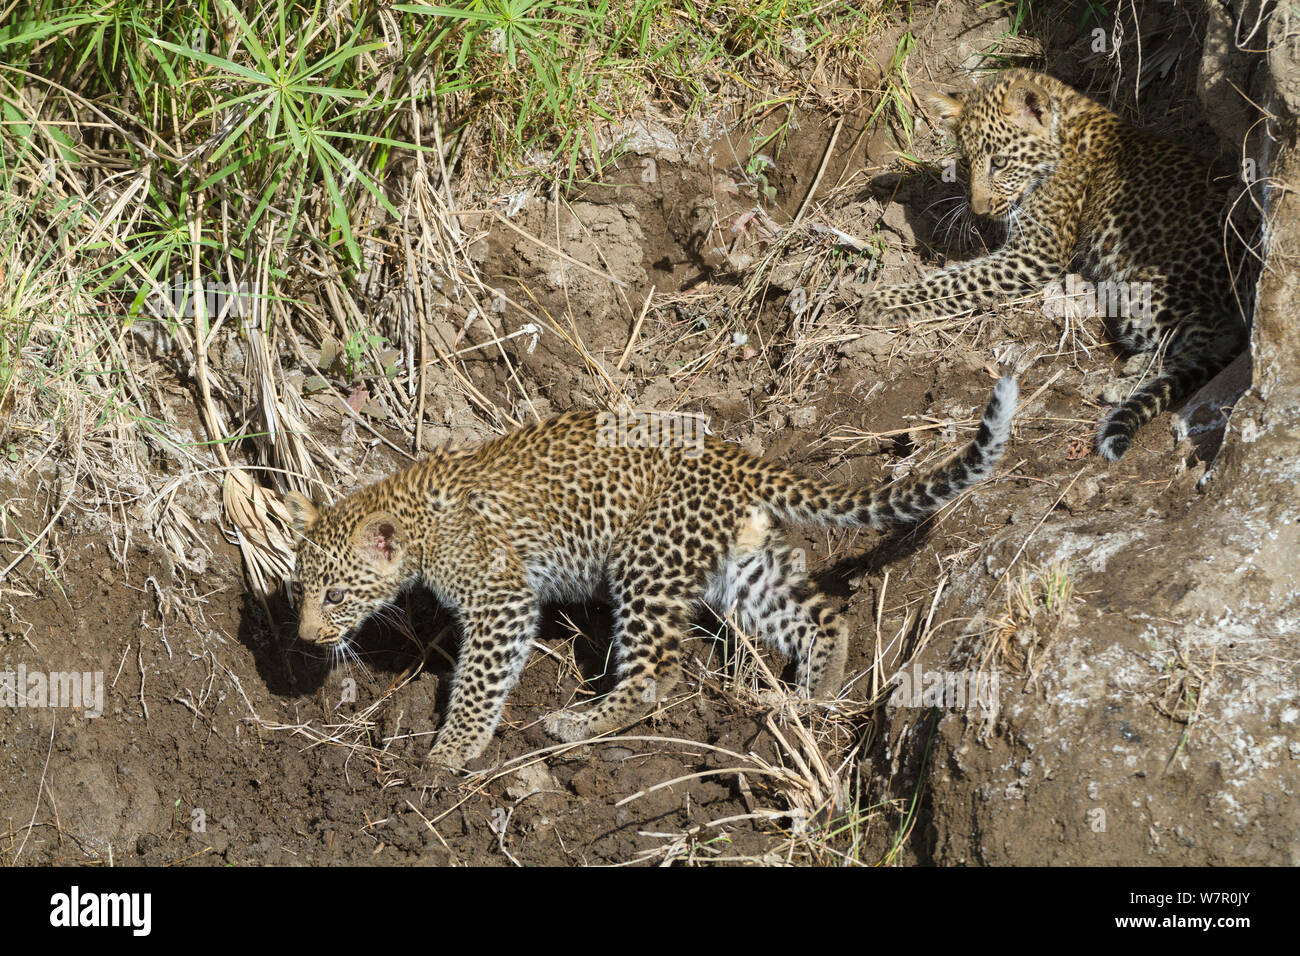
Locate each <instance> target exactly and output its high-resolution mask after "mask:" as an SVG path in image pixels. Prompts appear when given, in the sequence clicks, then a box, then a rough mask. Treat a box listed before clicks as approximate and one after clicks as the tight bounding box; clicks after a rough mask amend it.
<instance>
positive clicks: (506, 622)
mask: <svg viewBox="0 0 1300 956" xmlns="http://www.w3.org/2000/svg"><path fill="white" fill-rule="evenodd" d="M459 617H460V624H461V630H462V632H463V638H462V640H461V648H460V655H459V657H458V658H457V660H456V670H455V675H454V676H453V677H452V685H451V697H450V700H449V702H448V704H447V714H446V716H445V717H444V718H443V721H442V726H441V727H440V728H439V730H438V738H437V740H436V742H435V743H434V745H433V749H432V750H430V751H429V757H428V759H429V761H430V762H431V763H435V764H440V765H442V766H446V767H461V766H463V765H464V764H465V762H466V761H468V760H472V759H474V758H475V757H477V756H478V755H479V754H481V753H482V752H483V749H484V748H485V747H486V746H487V745H488V742H489V741H490V740H491V739H492V734H493V733H494V732H495V731H496V729H497V724H498V723H499V722H500V720H501V709H502V708H503V707H504V706H505V702H506V696H507V695H508V694H509V693H510V691H511V689H512V688H513V687H514V686H515V684H516V683H517V682H518V680H519V675H520V674H521V673H522V672H523V669H524V664H525V663H527V661H528V652H529V650H530V649H531V648H532V645H533V639H534V638H535V637H536V636H537V629H538V624H539V619H540V612H539V609H538V606H537V600H536V598H535V596H534V595H533V594H532V593H531V592H528V591H521V590H518V589H515V588H510V587H506V586H497V587H485V588H484V589H483V590H482V591H480V592H479V593H477V594H475V595H474V596H473V597H472V598H467V599H466V600H464V601H463V602H462V603H461V605H460V608H459Z"/></svg>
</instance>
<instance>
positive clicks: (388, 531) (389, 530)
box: [352, 511, 406, 566]
mask: <svg viewBox="0 0 1300 956" xmlns="http://www.w3.org/2000/svg"><path fill="white" fill-rule="evenodd" d="M352 544H353V545H354V546H355V547H356V549H357V551H359V552H360V553H361V556H362V557H363V558H365V559H366V560H367V561H369V562H370V563H371V564H377V565H380V566H392V565H396V564H398V563H399V562H400V561H401V560H402V558H403V556H404V555H405V554H406V536H405V535H404V534H403V533H402V526H401V524H400V523H399V522H398V520H397V518H396V517H394V516H393V515H391V514H389V513H388V512H387V511H375V512H372V513H371V514H368V515H366V517H365V518H363V519H362V520H361V523H360V524H359V525H357V530H356V531H355V532H353V535H352Z"/></svg>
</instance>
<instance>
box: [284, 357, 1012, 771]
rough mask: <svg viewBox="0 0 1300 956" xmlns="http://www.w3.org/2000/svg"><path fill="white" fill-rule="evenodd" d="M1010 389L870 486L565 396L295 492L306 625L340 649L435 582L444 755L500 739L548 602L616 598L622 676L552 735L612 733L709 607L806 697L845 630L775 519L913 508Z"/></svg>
mask: <svg viewBox="0 0 1300 956" xmlns="http://www.w3.org/2000/svg"><path fill="white" fill-rule="evenodd" d="M1015 404H1016V383H1015V381H1014V380H1013V379H1010V378H1004V379H1002V380H1001V381H999V382H998V384H997V386H996V387H995V389H994V391H993V397H992V400H991V401H990V403H989V405H988V407H987V408H986V409H985V412H984V416H983V419H982V421H981V423H980V427H979V432H978V434H977V435H976V437H975V440H974V441H973V442H972V443H971V444H970V445H969V446H967V447H966V448H965V449H964V451H963V452H962V453H961V454H960V455H958V456H957V457H956V458H954V459H953V460H952V461H951V462H950V463H948V464H946V465H944V466H942V467H940V468H937V469H935V470H933V471H931V472H929V473H927V474H923V475H917V476H912V477H909V478H907V479H905V480H902V481H899V482H896V483H895V484H893V485H890V486H887V487H885V488H881V489H877V490H872V489H866V488H854V487H849V486H845V485H841V484H834V483H831V482H826V481H819V480H816V479H813V478H807V477H803V476H801V475H798V474H795V473H794V472H791V471H788V470H787V469H785V468H782V467H780V466H779V465H776V464H773V463H771V462H768V461H764V460H762V459H760V458H756V457H754V456H752V455H750V454H747V453H746V452H745V451H743V450H742V449H740V448H739V447H738V446H736V445H733V444H729V443H727V442H724V441H722V440H720V439H717V438H714V437H712V436H709V435H705V434H697V435H694V436H693V437H692V440H691V441H675V440H672V439H674V437H680V436H678V435H677V433H676V432H674V430H673V429H672V428H671V427H669V426H671V425H673V424H674V420H673V419H663V418H653V419H651V420H650V421H649V422H648V424H650V425H656V423H657V424H658V426H659V427H651V428H648V429H646V428H642V427H641V426H640V425H638V426H636V427H635V428H634V429H632V430H627V431H625V430H621V429H620V428H618V427H611V425H612V424H615V423H611V421H610V419H611V417H612V415H611V413H596V412H569V413H567V414H564V415H561V416H559V417H558V418H553V419H551V420H549V421H545V422H541V423H538V424H533V425H529V426H527V427H525V428H522V429H519V430H518V431H515V432H512V433H509V434H506V435H503V436H501V437H499V438H496V439H493V440H491V441H487V442H485V443H483V444H481V445H478V446H477V447H474V448H470V449H464V450H443V451H438V452H435V453H434V454H431V455H430V456H428V457H427V458H425V459H423V460H422V461H420V462H418V463H416V464H414V465H412V466H410V467H408V468H406V469H404V470H403V471H400V472H397V473H396V474H394V475H391V476H390V477H388V478H385V479H383V480H381V481H379V482H376V483H375V484H373V485H370V486H369V487H367V488H363V489H361V490H359V491H357V492H355V493H353V494H351V495H349V496H348V497H346V498H344V499H343V500H342V501H340V502H338V503H337V504H335V505H333V506H332V507H320V506H318V505H316V504H315V503H313V502H312V501H310V500H308V499H307V498H306V497H304V496H303V495H301V494H298V493H297V492H289V494H288V495H286V497H285V502H286V504H287V506H288V508H289V511H290V514H291V516H292V519H293V523H294V527H295V529H296V531H297V532H298V535H299V541H298V545H297V563H296V568H295V572H294V580H293V593H294V597H295V600H296V603H297V606H298V609H299V628H298V635H299V637H300V638H301V639H302V640H304V641H307V642H310V643H314V644H317V645H322V646H333V647H340V646H346V644H345V642H346V641H347V640H348V638H349V636H350V635H352V634H353V632H355V631H356V629H357V628H358V626H359V625H360V624H361V623H362V622H363V621H364V620H365V619H366V618H368V617H370V616H371V615H372V614H375V613H376V612H377V611H379V610H380V609H382V608H383V607H385V606H386V605H388V604H389V603H391V602H392V601H394V600H395V599H396V598H397V597H398V595H399V593H400V592H401V591H402V590H403V589H404V588H406V587H407V586H409V585H413V584H417V583H419V584H423V585H425V586H427V587H428V588H430V589H431V590H432V591H433V593H434V595H435V596H436V597H437V598H438V599H439V600H440V601H441V602H442V603H443V604H444V605H445V606H447V607H448V608H450V609H451V610H452V611H453V613H454V615H455V617H456V619H457V622H458V623H459V626H460V630H461V632H462V642H461V648H460V654H459V658H458V660H457V663H456V667H455V673H454V676H453V678H452V686H451V694H450V699H449V703H448V707H447V712H446V714H445V717H444V720H443V722H442V726H441V727H440V729H439V732H438V736H437V740H436V742H435V744H434V747H433V749H432V751H431V752H430V754H429V759H430V760H431V761H433V762H436V763H439V764H443V765H448V766H453V767H456V766H460V765H462V764H464V762H465V761H467V760H470V759H472V758H474V757H476V756H478V755H479V754H480V753H482V751H483V749H484V747H486V746H487V744H488V742H489V741H490V740H491V738H492V734H493V732H494V731H495V730H496V726H497V723H498V721H499V720H500V718H501V711H502V707H503V706H504V704H505V700H506V695H507V694H508V693H509V692H510V689H511V688H512V687H513V686H514V684H515V682H516V681H517V680H518V679H519V675H520V673H521V672H522V671H523V668H524V663H525V662H526V661H527V659H528V654H529V650H530V648H531V647H532V643H533V639H534V637H535V636H536V634H537V631H538V622H539V616H540V613H541V610H540V609H541V605H543V604H544V603H546V602H555V601H558V602H565V601H581V600H583V599H586V598H588V597H591V596H592V595H594V594H596V593H607V594H608V596H609V598H610V601H611V604H612V609H613V620H614V625H613V644H614V656H615V662H616V664H615V683H614V687H613V689H612V690H611V691H610V692H609V693H608V694H607V695H606V696H604V697H603V698H601V699H599V700H598V701H597V702H596V703H595V704H594V705H593V706H591V707H588V708H586V709H585V710H561V711H558V712H556V713H553V714H551V715H550V717H549V718H547V720H546V722H545V727H546V729H547V730H548V731H549V732H550V733H551V734H552V735H553V736H555V737H557V738H559V739H560V740H564V741H577V740H583V739H586V738H588V737H593V736H597V735H599V734H603V733H605V732H607V731H609V730H612V729H614V728H615V727H617V726H619V725H620V724H622V723H625V722H627V721H628V720H629V719H631V718H634V717H636V716H637V715H638V714H640V713H642V712H644V711H645V710H646V709H647V708H648V707H649V706H650V705H652V704H654V703H655V701H657V700H660V699H662V698H663V697H664V696H665V695H666V694H668V693H669V692H670V691H671V690H672V689H673V686H674V685H675V684H676V683H677V680H678V676H679V670H680V666H679V663H678V659H679V656H680V654H681V644H682V640H683V638H684V636H685V634H686V631H687V627H688V626H689V623H690V620H691V617H692V615H693V614H694V613H695V612H696V611H697V610H699V609H701V608H702V607H709V608H711V609H713V610H714V611H715V612H717V613H719V614H721V615H726V614H728V613H730V612H732V611H734V612H736V615H737V618H738V620H739V622H740V625H741V626H742V627H744V628H745V629H746V630H747V631H749V632H751V633H753V634H755V635H756V636H758V637H760V638H762V639H764V640H765V641H766V642H767V643H769V644H771V645H773V646H774V647H776V648H777V649H779V650H780V651H781V652H782V653H784V654H786V655H788V656H791V657H793V659H794V662H795V669H794V670H795V683H796V685H797V686H796V689H797V691H798V693H800V694H802V695H804V696H824V697H830V696H834V695H835V694H836V693H837V692H838V691H839V689H840V683H841V680H842V677H843V672H844V663H845V657H846V653H847V634H846V633H845V627H844V624H843V622H842V621H841V620H840V618H839V617H838V615H837V614H836V613H835V611H834V610H832V609H831V608H830V607H828V606H827V602H826V601H825V599H824V598H823V597H822V596H821V595H819V594H818V593H817V591H816V590H815V588H814V586H813V585H812V583H811V582H810V580H809V579H808V576H807V575H806V574H805V573H804V571H803V569H802V567H801V566H800V562H799V561H798V560H797V559H796V558H795V557H794V556H792V552H791V550H790V548H788V547H787V546H786V545H785V544H784V543H783V540H782V536H781V532H780V529H779V528H778V527H777V523H778V522H780V521H800V522H810V523H814V524H821V525H842V526H869V527H873V528H874V527H883V526H885V525H888V524H893V523H907V522H915V521H918V520H919V519H921V518H922V517H924V516H926V515H928V514H931V513H932V512H934V511H935V510H936V509H937V508H939V507H941V506H942V505H943V504H944V503H946V502H949V501H952V500H953V499H954V498H956V497H957V496H958V495H959V494H961V492H962V491H964V490H965V489H967V488H969V487H971V486H972V485H974V484H976V483H977V482H979V481H981V480H983V479H984V478H985V477H987V476H988V475H989V474H990V473H991V472H992V470H993V466H994V464H995V463H996V462H997V461H998V459H999V458H1000V457H1001V456H1002V453H1003V451H1004V450H1005V447H1006V443H1007V439H1008V436H1009V434H1010V430H1011V418H1012V413H1013V411H1014V409H1015ZM677 421H680V420H679V419H678V420H677ZM643 424H644V423H643ZM647 436H648V437H649V438H650V439H652V440H645V439H646V438H647Z"/></svg>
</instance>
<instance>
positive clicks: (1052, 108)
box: [859, 70, 1245, 461]
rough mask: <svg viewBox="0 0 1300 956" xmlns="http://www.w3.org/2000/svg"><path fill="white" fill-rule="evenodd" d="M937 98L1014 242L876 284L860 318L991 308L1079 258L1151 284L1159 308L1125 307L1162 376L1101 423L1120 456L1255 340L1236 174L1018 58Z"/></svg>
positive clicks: (1123, 320)
mask: <svg viewBox="0 0 1300 956" xmlns="http://www.w3.org/2000/svg"><path fill="white" fill-rule="evenodd" d="M934 105H935V106H936V108H937V109H938V110H939V112H940V114H941V115H942V116H943V118H944V120H945V122H946V123H947V124H948V125H949V126H950V128H951V129H952V131H953V133H954V134H955V136H956V139H957V145H958V147H959V149H960V152H961V156H962V163H963V166H964V168H965V172H966V182H967V187H968V193H969V199H970V209H971V211H972V212H974V213H976V214H978V215H982V216H990V217H994V218H997V219H1000V220H1002V221H1003V222H1004V223H1005V224H1006V229H1007V238H1006V241H1005V243H1004V244H1003V245H1002V246H1001V247H1000V248H999V249H997V250H996V251H995V252H993V253H992V254H991V255H988V256H985V257H983V258H980V259H976V260H973V261H970V262H962V263H958V264H955V265H950V266H948V267H947V268H944V269H940V270H939V271H937V272H935V273H932V274H931V275H929V276H926V277H925V278H924V279H922V280H921V281H919V282H914V283H910V284H907V285H900V286H893V287H889V288H885V289H880V290H877V291H875V292H873V293H872V294H870V295H869V296H868V297H867V298H866V299H865V301H864V302H863V306H862V309H861V310H860V311H859V318H861V319H862V320H864V321H874V320H875V318H876V316H877V315H880V316H882V317H884V318H886V319H888V320H891V321H901V320H906V319H909V318H916V317H922V316H933V315H943V314H951V313H956V312H961V311H963V310H966V309H975V308H989V307H991V306H994V305H996V304H997V303H999V302H1002V301H1006V300H1008V299H1011V298H1015V297H1017V296H1022V295H1025V294H1028V293H1032V292H1038V291H1042V290H1044V288H1045V287H1047V286H1048V285H1049V284H1050V283H1053V282H1055V281H1058V280H1060V279H1061V278H1062V277H1063V276H1065V274H1066V273H1067V271H1068V270H1069V269H1070V268H1071V265H1072V264H1073V263H1077V264H1078V265H1079V266H1080V267H1081V268H1083V269H1084V270H1085V271H1086V272H1087V273H1089V274H1091V275H1093V276H1095V277H1096V278H1100V279H1105V280H1108V281H1111V282H1116V283H1119V282H1122V283H1148V282H1149V283H1150V284H1151V286H1150V293H1151V297H1150V307H1149V309H1147V308H1143V309H1132V310H1128V309H1125V310H1114V311H1120V312H1121V314H1120V315H1118V316H1112V318H1115V320H1116V322H1115V324H1116V332H1117V333H1118V337H1119V341H1120V343H1121V344H1122V345H1123V346H1124V347H1125V348H1127V349H1129V350H1131V351H1133V352H1156V353H1157V355H1156V359H1155V361H1154V363H1153V365H1152V371H1151V374H1150V375H1149V376H1148V377H1147V378H1146V379H1145V380H1144V381H1142V382H1141V383H1140V384H1139V385H1138V386H1137V387H1136V389H1135V390H1134V391H1132V393H1131V394H1129V395H1127V397H1123V398H1122V399H1120V400H1119V405H1118V407H1116V408H1115V409H1114V410H1113V411H1112V412H1111V413H1110V414H1109V415H1108V416H1107V418H1106V419H1105V420H1104V421H1103V423H1102V425H1101V428H1100V430H1099V432H1098V436H1097V448H1098V451H1100V453H1101V454H1102V455H1103V456H1105V457H1106V458H1108V459H1110V460H1112V461H1114V460H1116V459H1118V458H1119V457H1120V456H1121V455H1123V454H1124V452H1125V451H1126V450H1127V449H1128V447H1129V445H1130V444H1131V442H1132V440H1133V436H1134V435H1135V434H1136V432H1137V430H1138V429H1139V428H1140V427H1141V426H1142V425H1144V424H1145V423H1147V422H1149V421H1150V420H1151V419H1152V418H1154V417H1155V416H1156V415H1158V414H1159V413H1160V412H1161V411H1163V410H1164V409H1165V408H1167V407H1169V406H1170V405H1171V404H1172V403H1174V402H1176V401H1178V400H1180V399H1181V398H1183V397H1186V396H1187V395H1189V394H1190V393H1191V392H1192V391H1194V390H1195V389H1196V388H1198V387H1199V386H1200V385H1202V384H1204V383H1205V382H1206V381H1208V380H1209V379H1210V378H1212V377H1213V376H1214V375H1215V374H1217V373H1218V372H1219V371H1220V370H1221V369H1222V368H1223V367H1224V366H1226V365H1227V364H1228V362H1229V361H1231V359H1232V358H1233V357H1234V356H1235V355H1236V353H1237V352H1238V351H1240V349H1241V347H1242V345H1243V344H1244V341H1245V324H1244V322H1243V320H1242V317H1241V310H1240V307H1239V306H1238V304H1237V303H1236V301H1235V297H1234V295H1233V289H1232V270H1231V268H1230V266H1229V265H1228V263H1227V261H1226V257H1225V254H1224V246H1225V243H1224V232H1223V218H1222V217H1223V215H1224V210H1225V200H1226V199H1227V198H1228V194H1229V191H1230V186H1229V185H1228V184H1226V183H1223V182H1216V181H1215V180H1213V178H1212V176H1211V172H1210V169H1209V166H1208V164H1207V163H1205V162H1204V161H1203V160H1201V159H1199V158H1198V157H1197V156H1196V155H1195V154H1193V153H1192V152H1191V151H1189V150H1187V149H1185V148H1184V147H1182V146H1180V145H1178V144H1177V143H1173V142H1170V141H1168V140H1165V139H1162V138H1159V137H1157V136H1155V135H1152V134H1150V133H1147V132H1143V131H1141V130H1138V129H1135V128H1134V127H1132V126H1130V125H1129V124H1128V123H1126V122H1124V121H1123V120H1122V119H1120V118H1119V117H1118V116H1116V115H1115V114H1114V113H1112V112H1110V111H1109V110H1107V109H1105V108H1104V107H1102V106H1100V105H1099V104H1097V103H1095V102H1093V101H1092V100H1090V99H1088V98H1087V97H1085V96H1083V95H1081V94H1079V93H1077V92H1075V91H1074V90H1073V89H1071V88H1070V87H1068V86H1066V85H1065V84H1064V83H1061V82H1060V81H1059V80H1056V79H1054V78H1052V77H1050V76H1046V75H1044V74H1041V73H1032V72H1029V71H1026V70H1007V71H1004V72H1002V73H999V74H997V75H996V76H994V77H992V78H990V79H988V80H986V81H985V82H984V83H983V84H982V85H980V86H979V87H977V88H976V89H974V90H972V91H970V92H969V93H967V94H966V95H964V96H961V97H948V96H944V97H938V98H936V100H935V101H934ZM1123 312H1130V314H1127V315H1125V314H1122V313H1123ZM1133 312H1136V313H1137V314H1131V313H1133ZM1111 391H1112V393H1113V391H1114V390H1111Z"/></svg>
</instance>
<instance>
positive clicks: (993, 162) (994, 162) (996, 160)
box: [989, 153, 1007, 169]
mask: <svg viewBox="0 0 1300 956" xmlns="http://www.w3.org/2000/svg"><path fill="white" fill-rule="evenodd" d="M1006 165H1007V158H1006V157H1005V156H1003V155H1002V154H1001V153H999V154H998V155H996V156H993V157H990V158H989V168H990V169H1005V168H1006Z"/></svg>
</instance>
